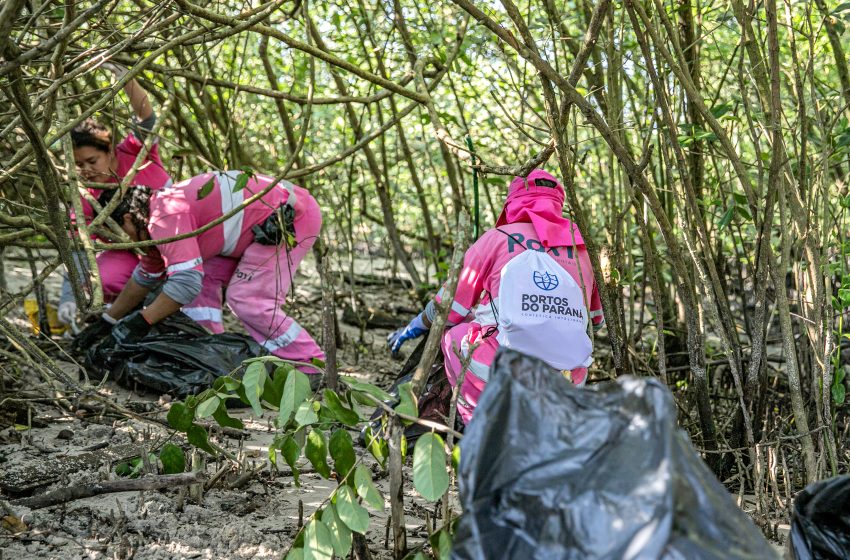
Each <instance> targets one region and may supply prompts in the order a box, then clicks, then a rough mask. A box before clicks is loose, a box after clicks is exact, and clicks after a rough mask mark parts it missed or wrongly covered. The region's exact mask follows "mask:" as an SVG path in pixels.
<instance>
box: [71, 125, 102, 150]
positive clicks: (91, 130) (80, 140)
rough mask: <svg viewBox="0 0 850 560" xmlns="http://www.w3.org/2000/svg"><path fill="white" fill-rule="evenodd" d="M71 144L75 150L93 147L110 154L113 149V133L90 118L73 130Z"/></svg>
mask: <svg viewBox="0 0 850 560" xmlns="http://www.w3.org/2000/svg"><path fill="white" fill-rule="evenodd" d="M71 142H72V143H73V145H74V148H75V149H76V148H82V147H83V146H91V147H92V148H97V149H98V150H100V151H102V152H107V153H109V150H111V149H112V133H111V132H110V131H109V129H108V128H106V127H105V126H103V125H102V124H100V123H99V122H97V121H96V120H94V119H93V118H91V117H89V118H87V119H86V120H84V121H83V122H81V123H80V124H78V125H77V126H75V127H74V128H72V129H71Z"/></svg>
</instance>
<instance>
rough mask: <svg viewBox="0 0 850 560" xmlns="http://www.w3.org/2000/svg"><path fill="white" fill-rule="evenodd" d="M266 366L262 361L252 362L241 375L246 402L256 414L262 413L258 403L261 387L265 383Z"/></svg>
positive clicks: (261, 391)
mask: <svg viewBox="0 0 850 560" xmlns="http://www.w3.org/2000/svg"><path fill="white" fill-rule="evenodd" d="M267 377H268V375H267V374H266V366H265V364H263V363H262V362H254V363H252V364H251V365H249V366H248V369H247V370H245V375H244V376H243V377H242V386H243V387H245V396H246V397H247V398H248V403H249V404H250V405H251V408H252V409H253V410H254V414H256V415H257V416H262V415H263V407H262V405H261V404H260V395H262V394H263V387H264V386H265V384H266V378H267Z"/></svg>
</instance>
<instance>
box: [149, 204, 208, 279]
mask: <svg viewBox="0 0 850 560" xmlns="http://www.w3.org/2000/svg"><path fill="white" fill-rule="evenodd" d="M163 214H164V215H160V216H157V218H156V220H155V221H154V220H152V221H151V224H150V225H149V226H148V230H149V231H150V235H151V239H167V238H169V237H174V236H175V235H180V234H183V233H189V232H192V231H195V230H196V229H198V228H197V225H196V223H195V222H196V220H195V217H194V216H192V215H191V214H189V213H187V212H176V213H173V214H165V213H163ZM157 248H158V249H159V254H160V256H161V257H162V264H163V266H164V267H165V271H166V274H167V275H168V276H171V275H172V274H175V273H177V272H180V271H183V270H197V271H199V272H203V271H204V268H203V262H204V260H203V258H201V248H200V247H199V246H198V239H197V237H196V236H192V237H188V238H186V239H180V240H179V241H172V242H171V243H166V244H164V245H158V246H157Z"/></svg>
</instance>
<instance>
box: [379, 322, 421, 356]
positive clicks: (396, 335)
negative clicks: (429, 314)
mask: <svg viewBox="0 0 850 560" xmlns="http://www.w3.org/2000/svg"><path fill="white" fill-rule="evenodd" d="M428 330H429V329H428V327H426V326H425V321H424V320H423V318H422V313H420V314H419V315H417V316H416V317H414V318H413V320H412V321H411V322H410V323H408V325H407V326H406V327H404V328H403V329H398V330H397V331H393V332H391V333H390V334H389V336H387V345H389V347H390V351H391V352H392V354H393V357H398V351H399V350H401V345H402V344H404V343H405V342H407V341H408V340H410V339H411V338H419V337H420V336H422V335H423V334H425V333H426V332H428Z"/></svg>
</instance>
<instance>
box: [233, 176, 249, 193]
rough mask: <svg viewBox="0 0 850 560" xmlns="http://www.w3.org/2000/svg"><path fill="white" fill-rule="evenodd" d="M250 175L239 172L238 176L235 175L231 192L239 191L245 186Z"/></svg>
mask: <svg viewBox="0 0 850 560" xmlns="http://www.w3.org/2000/svg"><path fill="white" fill-rule="evenodd" d="M250 178H251V176H250V175H249V174H248V173H240V174H239V176H238V177H236V183H235V184H234V185H233V188H232V189H231V191H232V192H235V193H236V192H239V191H241V190H242V189H244V188H245V187H247V186H248V180H249V179H250Z"/></svg>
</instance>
